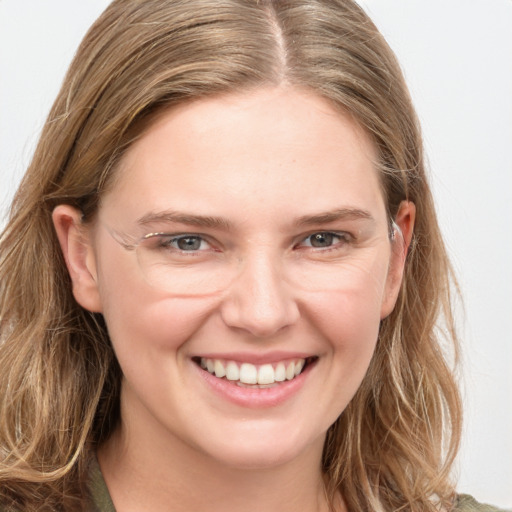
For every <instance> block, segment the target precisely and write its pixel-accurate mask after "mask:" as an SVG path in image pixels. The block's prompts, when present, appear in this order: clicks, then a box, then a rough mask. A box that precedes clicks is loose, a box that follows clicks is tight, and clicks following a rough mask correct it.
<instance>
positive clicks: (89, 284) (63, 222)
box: [52, 204, 102, 313]
mask: <svg viewBox="0 0 512 512" xmlns="http://www.w3.org/2000/svg"><path fill="white" fill-rule="evenodd" d="M52 219H53V225H54V226H55V231H56V232H57V237H58V239H59V243H60V247H61V249H62V253H63V255H64V260H65V261H66V266H67V268H68V272H69V275H70V277H71V282H72V285H73V295H74V297H75V299H76V301H77V302H78V304H80V305H81V306H82V307H84V308H85V309H87V310H89V311H92V312H95V313H100V312H101V311H102V308H101V300H100V295H99V290H98V282H97V273H96V257H95V254H94V251H93V247H92V243H91V233H90V228H88V227H86V226H84V224H83V222H82V214H81V212H80V211H79V210H77V209H76V208H73V207H72V206H69V205H66V204H61V205H59V206H57V207H56V208H55V209H54V210H53V214H52Z"/></svg>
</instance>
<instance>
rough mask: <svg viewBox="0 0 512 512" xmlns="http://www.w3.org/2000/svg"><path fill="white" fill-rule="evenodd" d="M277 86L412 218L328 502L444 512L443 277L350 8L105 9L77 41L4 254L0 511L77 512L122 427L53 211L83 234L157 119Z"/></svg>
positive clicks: (386, 52) (419, 191)
mask: <svg viewBox="0 0 512 512" xmlns="http://www.w3.org/2000/svg"><path fill="white" fill-rule="evenodd" d="M282 83H287V84H290V85H292V86H297V87H301V88H306V89H309V90H312V91H313V92H315V93H316V94H318V95H321V96H323V97H325V98H327V99H328V100H330V101H331V102H332V103H333V104H334V105H336V106H337V107H339V108H340V109H343V110H344V111H345V112H349V113H350V114H351V115H352V116H353V117H354V118H355V119H356V120H357V121H358V122H359V124H360V125H361V126H362V127H364V129H365V130H366V131H367V132H368V134H369V135H370V136H371V137H372V139H373V141H374V143H375V145H376V147H377V149H378V151H379V162H378V167H379V171H380V175H381V180H382V186H383V191H384V194H385V198H386V201H387V205H388V214H389V217H390V219H392V218H393V216H394V215H395V214H396V213H397V210H398V206H399V204H400V202H401V201H402V200H404V199H408V200H410V201H412V202H414V203H415V205H416V211H417V216H416V224H415V229H414V237H413V242H412V245H411V248H410V251H409V254H408V256H407V262H406V271H405V276H404V280H403V283H402V288H401V291H400V295H399V298H398V302H397V304H396V307H395V309H394V311H393V313H392V314H391V315H390V316H389V317H388V318H386V319H385V320H383V321H382V324H381V328H380V334H379V340H378V343H377V348H376V352H375V355H374V357H373V359H372V362H371V364H370V368H369V371H368V374H367V375H366V377H365V379H364V381H363V384H362V386H361V388H360V389H359V390H358V392H357V394H356V396H355V397H354V399H353V400H352V401H351V403H350V404H349V406H348V407H347V409H346V410H345V411H344V412H343V414H342V415H341V416H340V418H339V419H338V420H337V421H336V423H335V424H334V425H332V427H331V428H330V430H329V432H328V434H327V440H326V443H325V448H324V456H323V464H324V471H325V474H326V477H327V478H326V480H327V482H328V485H327V488H328V492H329V495H330V497H331V498H332V497H333V496H334V495H335V493H337V492H341V494H342V495H343V497H344V499H345V501H346V503H347V506H348V508H349V509H350V510H360V511H370V510H371V511H391V510H393V511H395V510H410V511H422V512H423V511H429V510H437V508H436V507H437V504H439V503H440V504H441V505H444V506H446V507H447V508H449V506H450V503H451V500H452V499H453V487H452V485H451V483H450V479H449V473H450V468H451V465H452V462H453V458H454V456H455V454H456V451H457V447H458V443H459V437H460V421H461V419H460V416H461V411H460V400H459V395H458V391H457V387H456V384H455V381H454V378H453V373H452V370H451V368H450V365H449V364H448V363H447V358H446V352H447V351H448V352H450V353H455V355H456V352H457V351H456V347H457V345H456V336H455V332H454V327H453V319H452V316H451V309H450V291H451V283H452V282H453V281H451V270H450V266H449V262H448V259H447V256H446V252H445V248H444V245H443V241H442V238H441V235H440V231H439V227H438V223H437V220H436V215H435V210H434V206H433V201H432V197H431V193H430V189H429V185H428V180H427V177H426V174H425V168H424V158H423V154H422V139H421V133H420V129H419V126H418V122H417V119H416V115H415V112H414V109H413V107H412V105H411V101H410V98H409V94H408V91H407V88H406V85H405V83H404V79H403V77H402V74H401V71H400V68H399V66H398V64H397V62H396V59H395V57H394V55H393V53H392V51H391V50H390V48H389V47H388V45H387V44H386V42H385V41H384V39H383V37H382V36H381V35H380V33H379V32H378V30H377V29H376V27H375V26H374V25H373V23H372V22H371V21H370V19H369V18H368V17H367V15H366V14H365V13H364V12H363V11H362V10H361V9H360V8H359V7H358V6H357V4H355V3H354V2H353V1H352V0H260V1H258V0H144V1H143V0H115V1H114V2H113V3H112V4H111V5H110V6H109V7H108V8H107V9H106V11H105V12H104V13H103V15H102V16H101V17H100V18H99V19H98V20H97V21H96V23H95V24H94V25H93V27H92V28H91V29H90V31H89V32H88V34H87V35H86V37H85V39H84V41H83V42H82V44H81V46H80V48H79V50H78V52H77V55H76V57H75V59H74V61H73V63H72V64H71V67H70V69H69V72H68V74H67V76H66V78H65V81H64V84H63V86H62V89H61V91H60V93H59V95H58V97H57V99H56V101H55V104H54V106H53V108H52V110H51V112H50V114H49V117H48V120H47V122H46V124H45V126H44V129H43V132H42V135H41V139H40V141H39V145H38V146H37V149H36V151H35V154H34V157H33V160H32V163H31V165H30V167H29V169H28V170H27V173H26V175H25V177H24V179H23V181H22V183H21V185H20V188H19V190H18V192H17V194H16V196H15V199H14V202H13V205H12V209H11V212H10V220H9V222H8V224H7V227H6V228H5V230H4V232H3V234H2V236H1V240H0V244H1V245H0V287H1V288H0V293H1V296H0V343H1V344H0V368H2V371H1V374H0V497H3V500H4V501H5V500H7V501H9V500H10V501H11V502H12V503H15V504H17V505H18V506H21V507H23V509H24V510H44V508H45V507H47V508H48V509H56V510H74V509H76V510H80V509H81V508H82V507H83V503H82V498H83V496H84V493H85V489H84V487H83V482H84V481H85V475H86V472H87V457H88V455H89V453H90V452H91V451H92V450H94V447H95V446H96V445H98V444H99V443H101V442H102V441H104V440H105V439H107V438H108V437H109V435H110V434H111V432H112V431H113V429H114V428H115V427H116V424H117V422H118V420H119V388H120V379H121V371H120V369H119V366H118V364H117V362H116V359H115V356H114V354H113V351H112V348H111V345H110V342H109V338H108V334H107V331H106V326H105V325H104V322H103V319H102V317H101V315H98V314H93V313H90V312H88V311H85V310H84V309H83V308H81V307H80V306H79V305H78V304H77V303H76V302H75V300H74V298H73V295H72V292H71V285H70V279H69V277H68V274H67V271H66V267H65V264H64V261H63V258H62V255H61V251H60V248H59V245H58V241H57V238H56V235H55V232H54V229H53V225H52V221H51V212H52V210H53V208H54V207H55V206H56V205H58V204H62V203H66V204H70V205H73V206H76V207H78V208H80V209H81V210H82V212H83V214H84V219H86V220H87V219H90V218H93V217H94V213H95V211H96V210H97V207H98V204H99V201H100V199H101V196H102V194H103V193H104V191H105V190H106V189H107V188H108V187H110V186H112V185H113V183H114V182H115V170H116V163H117V162H118V161H119V159H120V158H121V157H122V156H123V153H124V151H125V150H126V148H127V147H128V146H129V145H130V144H131V143H132V142H133V141H134V140H135V139H136V138H137V137H138V136H140V134H141V133H142V132H143V131H144V130H145V128H146V127H147V126H148V124H149V123H151V120H152V119H153V118H154V116H155V115H156V114H158V113H159V112H161V111H162V109H164V108H170V107H172V105H176V104H178V103H183V102H186V101H188V100H190V99H194V98H198V97H203V96H208V95H215V94H220V93H229V92H233V91H236V92H240V91H241V90H242V91H243V90H248V89H250V88H254V87H258V86H262V85H272V84H275V85H279V84H282ZM441 320H442V328H441V327H439V326H440V321H441ZM436 501H437V502H438V503H437V504H436Z"/></svg>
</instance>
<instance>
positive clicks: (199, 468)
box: [98, 426, 344, 512]
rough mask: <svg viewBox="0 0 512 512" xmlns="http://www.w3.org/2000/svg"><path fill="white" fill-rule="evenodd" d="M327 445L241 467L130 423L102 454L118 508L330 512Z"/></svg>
mask: <svg viewBox="0 0 512 512" xmlns="http://www.w3.org/2000/svg"><path fill="white" fill-rule="evenodd" d="M135 440H136V442H135ZM322 445H323V440H319V442H318V443H317V445H316V446H312V447H310V449H309V450H307V452H306V453H303V454H301V455H300V456H299V457H297V458H295V459H294V460H293V461H289V462H285V463H282V464H279V465H276V466H273V465H272V466H271V467H264V468H237V467H231V466H229V465H226V464H222V463H220V462H219V461H217V460H213V459H212V458H211V457H209V456H208V455H206V454H204V453H200V452H198V451H197V450H195V448H193V447H190V446H187V445H185V444H183V443H181V442H180V441H179V440H176V439H174V438H173V437H172V436H168V437H167V439H166V442H165V443H162V438H161V437H159V436H150V435H145V436H138V435H136V432H133V431H132V429H131V428H127V427H126V426H124V427H121V428H119V429H118V430H117V431H116V432H115V433H114V435H113V436H112V437H111V439H110V440H109V441H108V442H107V443H105V445H103V446H102V447H101V448H100V449H99V451H98V459H99V462H100V466H101V469H102V472H103V475H104V477H105V481H106V483H107V486H108V488H109V491H110V494H111V496H112V500H113V502H114V505H115V507H116V510H117V511H118V512H132V511H133V512H135V511H139V510H152V511H154V512H159V511H167V510H173V511H174V512H185V511H187V512H188V511H190V510H207V511H208V512H235V511H239V510H244V511H245V512H261V510H265V511H267V512H292V511H293V512H296V511H297V510H301V511H304V512H320V511H321V512H327V511H328V510H329V506H328V503H327V499H326V497H325V493H324V482H323V477H322V472H321V453H322ZM336 510H338V508H337V509H336ZM339 510H344V508H343V507H342V506H340V508H339Z"/></svg>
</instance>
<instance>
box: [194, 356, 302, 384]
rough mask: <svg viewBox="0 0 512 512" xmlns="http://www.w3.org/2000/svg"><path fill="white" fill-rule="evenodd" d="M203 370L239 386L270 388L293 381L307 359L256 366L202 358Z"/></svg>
mask: <svg viewBox="0 0 512 512" xmlns="http://www.w3.org/2000/svg"><path fill="white" fill-rule="evenodd" d="M199 364H200V366H201V368H203V369H204V370H207V371H208V372H209V373H211V374H212V375H215V376H216V377H217V378H219V379H222V378H223V377H225V378H226V379H227V380H230V381H239V384H242V385H243V384H248V385H249V387H250V386H251V385H258V386H261V387H269V386H271V385H272V384H275V383H276V382H283V381H285V380H292V379H293V378H295V377H296V376H297V375H300V373H301V372H302V370H303V368H304V365H305V364H306V360H305V359H297V360H295V361H288V362H286V363H285V362H279V363H277V364H274V365H272V364H269V363H267V364H263V365H261V366H256V365H254V364H251V363H241V364H240V363H237V362H235V361H224V360H222V359H208V358H205V357H202V358H201V360H200V362H199Z"/></svg>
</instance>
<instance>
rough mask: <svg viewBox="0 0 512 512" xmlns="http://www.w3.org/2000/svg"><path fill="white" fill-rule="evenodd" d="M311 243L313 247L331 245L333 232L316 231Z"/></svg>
mask: <svg viewBox="0 0 512 512" xmlns="http://www.w3.org/2000/svg"><path fill="white" fill-rule="evenodd" d="M311 245H312V246H313V247H329V246H330V245H332V234H331V233H316V234H314V235H312V237H311Z"/></svg>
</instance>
